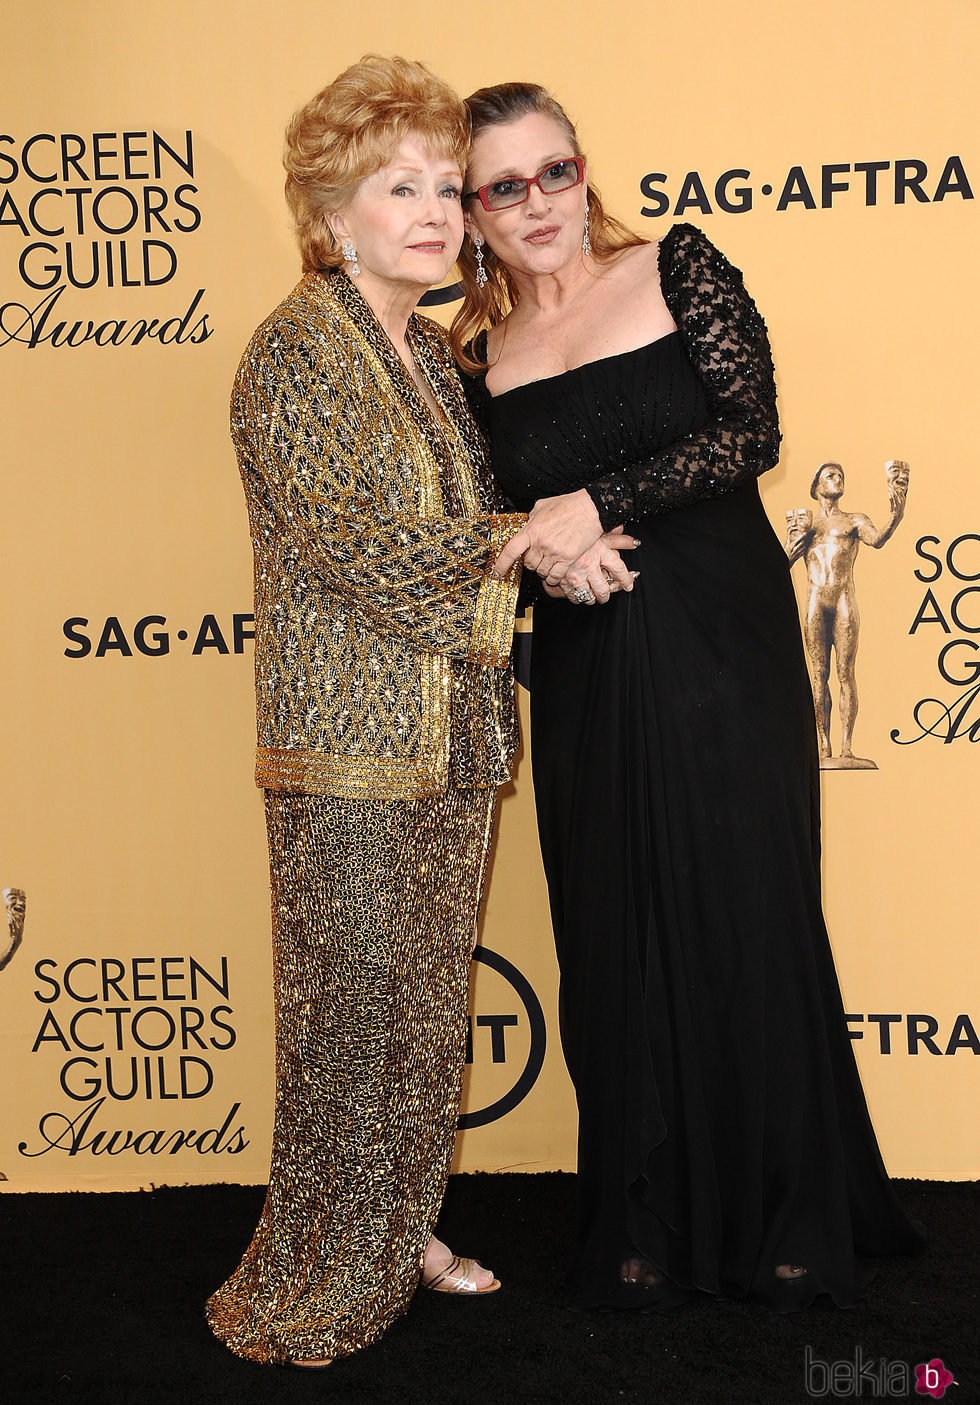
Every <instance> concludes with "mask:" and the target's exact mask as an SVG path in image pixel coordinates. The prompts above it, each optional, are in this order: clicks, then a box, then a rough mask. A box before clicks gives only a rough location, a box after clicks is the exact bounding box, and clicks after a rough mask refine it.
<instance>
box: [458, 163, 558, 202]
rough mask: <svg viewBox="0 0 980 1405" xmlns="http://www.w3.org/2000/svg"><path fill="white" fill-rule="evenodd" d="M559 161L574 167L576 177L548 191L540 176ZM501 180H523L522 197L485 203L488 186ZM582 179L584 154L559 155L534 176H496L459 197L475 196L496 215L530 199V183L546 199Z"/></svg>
mask: <svg viewBox="0 0 980 1405" xmlns="http://www.w3.org/2000/svg"><path fill="white" fill-rule="evenodd" d="M559 162H560V163H561V164H563V165H564V164H567V165H571V166H574V167H575V169H576V170H577V171H578V179H577V180H574V181H572V183H571V185H563V186H562V188H561V190H550V191H549V190H544V189H542V186H541V177H542V176H543V175H544V173H545V171H549V170H550V169H551V167H552V166H557V165H558V164H559ZM502 180H521V181H524V182H525V184H526V185H527V190H526V192H525V193H524V196H523V198H522V199H521V200H515V201H513V203H512V204H510V205H488V204H487V191H488V190H489V189H490V187H491V186H492V185H496V184H497V183H498V181H502ZM584 180H585V157H584V156H559V157H558V159H557V160H556V161H549V162H548V164H547V165H546V166H542V167H541V169H540V171H538V173H537V175H535V176H498V177H497V180H492V181H487V183H486V185H481V186H480V187H479V188H478V189H477V190H467V191H464V192H463V194H462V195H461V196H460V199H461V200H472V199H473V198H474V197H476V198H477V199H478V200H479V202H480V204H481V205H482V206H483V208H484V209H485V210H486V211H487V213H488V214H490V215H498V214H500V212H501V210H513V209H516V207H517V206H518V205H526V204H527V202H528V200H530V198H531V186H532V185H536V186H537V187H538V191H539V193H540V194H541V195H543V196H544V198H545V199H546V200H549V199H550V198H551V196H552V195H564V194H565V191H566V190H574V189H575V187H576V186H577V185H581V184H582V182H583V181H584Z"/></svg>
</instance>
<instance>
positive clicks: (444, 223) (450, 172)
mask: <svg viewBox="0 0 980 1405" xmlns="http://www.w3.org/2000/svg"><path fill="white" fill-rule="evenodd" d="M462 188H463V179H462V172H461V171H460V169H459V166H458V165H457V164H456V162H455V160H454V159H453V157H451V156H447V155H444V154H443V155H439V154H438V153H434V152H431V151H430V150H429V148H428V147H427V146H426V145H425V144H424V143H423V142H422V141H421V140H419V139H418V138H415V137H406V139H405V140H404V141H403V142H402V143H401V145H400V146H399V148H398V150H397V151H396V152H395V154H394V156H393V157H392V159H391V161H390V162H389V163H388V165H387V166H382V168H381V170H380V171H375V173H374V175H372V176H367V177H366V178H365V179H364V180H363V181H362V182H361V184H360V185H359V186H358V187H357V189H356V191H355V192H354V195H353V197H352V199H351V200H350V202H349V203H348V204H347V205H346V206H345V207H344V208H343V209H342V210H338V211H335V212H334V213H332V214H330V215H328V216H327V218H328V221H329V223H330V227H331V229H332V230H333V233H334V236H335V238H336V239H337V240H338V241H339V242H341V243H342V242H343V241H344V240H345V239H349V240H350V241H351V242H352V243H353V245H354V247H355V249H356V250H357V261H358V263H359V264H360V268H361V272H360V275H359V280H358V281H359V283H360V284H361V285H362V286H363V285H364V284H370V285H383V284H390V285H392V286H393V287H395V286H397V287H400V288H402V287H404V288H412V289H414V290H418V291H420V292H421V291H422V290H424V289H426V288H430V287H432V285H433V284H434V283H441V282H442V280H443V279H444V278H445V277H446V275H447V274H448V272H449V270H450V269H451V268H452V266H453V264H454V263H455V262H456V256H457V254H458V253H459V247H460V245H461V244H462V242H463V211H462V208H461V206H460V203H459V197H460V193H461V191H462Z"/></svg>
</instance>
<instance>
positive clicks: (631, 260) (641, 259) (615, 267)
mask: <svg viewBox="0 0 980 1405" xmlns="http://www.w3.org/2000/svg"><path fill="white" fill-rule="evenodd" d="M659 259H660V243H659V241H658V240H656V239H654V240H652V241H651V242H650V243H649V244H633V245H631V246H630V248H628V249H622V250H621V251H620V252H619V253H618V254H616V255H614V257H613V258H611V259H610V260H609V262H608V263H606V264H604V265H602V276H603V277H611V278H618V279H622V280H624V281H625V282H634V283H640V282H647V281H648V280H649V279H651V278H652V279H653V280H654V281H655V282H656V281H659V279H660V264H659Z"/></svg>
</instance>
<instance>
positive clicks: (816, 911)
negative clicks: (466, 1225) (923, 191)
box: [477, 225, 921, 1311]
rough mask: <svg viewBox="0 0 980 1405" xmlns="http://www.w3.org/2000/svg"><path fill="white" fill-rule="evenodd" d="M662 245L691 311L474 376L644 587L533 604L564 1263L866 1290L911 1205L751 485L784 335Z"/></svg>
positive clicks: (677, 246)
mask: <svg viewBox="0 0 980 1405" xmlns="http://www.w3.org/2000/svg"><path fill="white" fill-rule="evenodd" d="M660 269H661V280H662V286H663V291H664V296H665V298H666V300H667V304H668V306H669V308H670V310H671V313H672V314H673V317H674V320H675V322H676V324H677V327H678V330H677V331H676V332H672V333H670V334H669V335H668V336H664V337H661V338H660V339H659V340H658V341H655V342H653V343H652V344H651V345H649V346H645V347H642V348H640V349H639V350H637V351H629V352H626V353H624V354H623V355H619V356H612V357H609V358H606V359H603V360H600V361H594V362H591V363H589V364H587V365H584V366H580V367H578V368H576V369H574V370H571V371H567V372H564V373H563V374H561V375H557V376H550V377H547V378H545V379H543V380H538V381H534V382H531V383H529V384H527V385H523V386H518V387H516V388H515V389H512V390H510V391H507V392H505V393H503V394H500V395H498V396H497V397H495V398H492V399H491V398H490V397H489V396H488V395H487V394H486V391H485V387H483V393H482V395H481V394H480V391H479V388H478V389H477V396H478V398H479V399H481V400H482V409H483V411H484V415H485V419H486V421H487V423H488V425H489V430H490V435H491V442H492V458H493V467H494V472H495V476H496V478H497V481H498V484H499V486H500V488H501V490H502V492H503V493H504V494H506V496H507V497H509V498H510V499H511V500H512V502H513V503H514V505H515V506H517V507H518V508H521V509H528V508H530V507H531V505H532V504H533V502H534V501H535V500H536V499H537V498H540V497H547V496H551V495H555V494H560V493H566V492H572V491H574V490H576V489H579V488H582V487H588V488H589V491H590V493H591V495H592V497H593V499H594V501H595V502H596V505H597V507H598V508H599V513H600V516H601V518H602V522H603V525H604V526H606V527H611V526H613V525H615V524H617V523H619V522H626V523H627V524H629V526H630V528H631V529H632V530H634V531H635V532H636V534H637V536H638V537H640V539H641V542H642V545H641V546H640V548H639V549H638V550H637V551H635V552H632V553H630V558H629V564H630V566H631V567H633V568H634V569H637V570H639V571H640V578H639V581H638V582H637V585H636V588H635V589H634V591H633V592H632V594H629V595H618V596H613V598H612V600H611V601H610V603H609V604H608V605H606V606H602V607H599V606H596V607H593V608H588V607H584V606H572V605H569V604H568V603H566V602H564V601H562V602H553V601H549V600H547V599H541V600H540V601H538V602H536V603H535V606H534V635H533V639H534V643H533V650H532V662H531V719H532V720H531V748H532V764H533V771H534V789H535V795H536V800H537V811H538V824H539V832H540V839H541V849H542V854H543V858H544V866H545V872H546V874H547V878H548V886H549V892H550V898H551V909H552V917H553V921H554V929H555V938H556V942H557V947H558V957H559V962H560V966H561V1035H562V1041H563V1047H564V1052H565V1057H566V1061H567V1063H568V1067H569V1071H570V1073H571V1076H572V1080H573V1082H574V1085H575V1090H576V1094H577V1099H578V1106H579V1118H580V1122H579V1156H578V1207H579V1208H578V1229H577V1240H576V1244H575V1250H574V1258H573V1271H572V1276H573V1282H574V1284H575V1287H576V1288H577V1290H578V1293H579V1295H580V1301H581V1302H582V1303H583V1304H584V1305H610V1306H617V1305H623V1306H640V1307H644V1306H648V1307H665V1306H670V1305H672V1304H673V1303H675V1302H678V1301H680V1300H682V1299H683V1298H685V1297H687V1296H689V1295H691V1294H692V1293H694V1292H696V1291H698V1290H701V1291H705V1292H708V1293H713V1294H721V1295H724V1296H727V1297H739V1298H741V1297H747V1296H750V1297H752V1298H755V1299H757V1300H760V1301H762V1302H763V1303H766V1304H767V1305H768V1306H770V1307H771V1308H774V1309H776V1310H779V1311H788V1310H791V1309H794V1308H798V1307H803V1306H806V1305H807V1304H808V1303H810V1302H811V1301H812V1300H813V1298H814V1297H815V1296H816V1294H818V1293H828V1294H829V1295H830V1296H831V1297H832V1298H833V1300H834V1301H835V1302H836V1303H838V1304H841V1305H844V1304H850V1303H854V1302H855V1301H856V1300H857V1299H858V1298H860V1296H861V1295H862V1293H863V1291H864V1288H865V1286H866V1283H867V1280H868V1277H869V1273H868V1270H867V1267H866V1265H865V1264H864V1263H862V1261H861V1260H862V1259H863V1258H865V1257H868V1256H874V1255H879V1254H889V1253H895V1252H913V1251H915V1250H917V1249H918V1248H919V1247H920V1245H921V1231H920V1230H919V1228H918V1227H916V1226H914V1225H912V1224H911V1223H910V1222H909V1221H908V1220H907V1218H906V1217H905V1215H904V1213H903V1211H902V1210H901V1208H900V1207H899V1205H898V1203H897V1201H896V1200H895V1198H894V1195H893V1192H892V1190H891V1187H890V1185H889V1182H888V1180H887V1178H886V1175H885V1170H884V1167H883V1164H882V1161H881V1156H880V1154H879V1151H878V1146H877V1143H876V1140H875V1135H874V1131H873V1128H872V1126H871V1122H870V1119H869V1117H868V1112H867V1107H866V1104H865V1099H864V1094H863V1091H862V1088H861V1084H860V1080H859V1077H858V1073H857V1069H856V1066H855V1062H854V1057H853V1054H852V1051H851V1046H850V1041H849V1038H848V1033H847V1028H846V1024H845V1020H844V1012H843V1008H842V1004H841V996H840V991H839V988H838V984H837V977H836V973H835V970H834V963H833V958H832V955H831V951H830V946H829V943H828V939H827V933H826V930H825V927H824V922H823V917H822V915H821V906H820V876H819V809H818V791H817V779H818V769H817V750H816V739H815V729H814V717H813V705H812V700H811V694H810V686H809V680H808V676H807V671H806V667H805V662H804V657H803V650H802V643H801V637H800V627H799V622H798V618H797V612H796V604H795V598H794V594H793V590H792V587H791V584H790V577H789V566H788V563H787V559H786V556H785V553H784V552H783V549H782V547H781V545H780V543H779V542H778V540H777V539H776V536H775V534H774V533H773V531H772V529H771V527H770V525H769V521H768V519H767V517H766V514H765V511H764V509H763V507H762V503H761V501H760V498H759V493H758V489H757V486H756V478H757V476H758V474H760V473H761V472H763V471H765V470H766V469H768V468H770V467H772V465H773V464H774V463H775V462H776V456H777V445H778V439H779V435H778V429H777V421H776V412H775V398H776V396H775V387H774V382H773V372H772V361H771V357H770V353H769V345H768V340H767V337H766V331H765V325H764V323H763V321H762V319H761V317H760V316H759V314H758V312H757V310H756V308H755V305H754V303H753V302H752V300H751V299H750V298H749V297H748V295H747V294H746V292H745V290H744V287H743V284H742V278H741V275H740V274H739V273H738V271H737V270H736V269H734V268H733V267H732V265H731V264H730V263H729V262H728V261H727V260H726V259H725V258H724V256H723V255H722V254H720V253H719V252H718V251H717V250H716V249H715V248H714V247H713V246H712V245H711V244H710V243H709V241H708V240H707V239H706V238H705V237H704V235H703V234H701V233H700V231H698V230H696V229H694V228H693V227H691V226H690V225H682V226H677V227H675V228H674V229H672V230H671V231H670V233H669V234H668V235H667V236H666V237H665V238H664V239H663V240H662V241H661V246H660ZM637 1260H638V1261H639V1263H637V1262H636V1261H637ZM786 1264H789V1265H798V1266H802V1267H804V1268H805V1269H806V1273H805V1274H804V1275H803V1276H801V1277H794V1278H790V1279H784V1278H781V1277H779V1276H777V1274H776V1272H775V1270H776V1268H777V1266H778V1265H786ZM624 1265H626V1266H627V1267H626V1268H625V1271H624ZM628 1279H634V1280H637V1279H638V1280H639V1281H633V1282H629V1281H624V1280H628Z"/></svg>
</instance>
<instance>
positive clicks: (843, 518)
mask: <svg viewBox="0 0 980 1405" xmlns="http://www.w3.org/2000/svg"><path fill="white" fill-rule="evenodd" d="M885 476H886V478H887V480H888V505H889V508H890V510H891V515H890V517H889V519H888V523H887V525H886V526H885V528H884V529H883V530H882V531H880V532H879V531H878V529H877V527H875V525H874V523H873V522H872V521H871V519H870V518H869V517H866V516H865V514H864V513H863V512H844V511H842V510H841V506H840V500H841V498H842V497H843V496H844V470H843V469H842V468H841V466H840V464H839V463H824V464H821V465H820V467H819V469H818V470H817V472H816V475H815V477H814V479H813V482H812V483H811V485H810V496H811V498H815V499H816V501H817V504H818V509H817V512H816V515H814V513H813V512H811V511H810V510H809V509H808V508H794V509H793V510H792V511H790V512H787V514H786V542H785V549H786V555H787V556H788V557H789V561H790V565H791V566H792V565H793V563H794V562H795V561H798V560H799V559H800V557H802V558H803V561H804V563H805V565H806V580H807V601H806V620H805V624H804V636H805V638H806V649H807V654H808V655H809V660H810V680H811V683H812V686H813V705H814V708H815V710H816V714H817V738H818V741H819V744H820V769H821V770H823V771H876V770H877V769H878V767H877V766H876V764H875V763H874V761H868V760H865V759H863V758H862V757H860V756H855V755H854V752H853V751H852V750H851V738H852V735H853V732H854V722H855V719H856V718H857V710H858V693H857V682H856V679H855V665H856V661H857V649H858V631H859V630H860V627H861V616H860V613H859V611H858V604H857V595H856V593H855V587H854V563H855V561H856V560H857V554H858V547H859V546H860V545H861V543H862V542H864V544H865V545H866V546H873V547H876V548H877V547H881V546H884V544H885V542H886V541H888V539H889V537H890V536H891V535H892V533H893V532H894V531H895V528H896V527H897V526H898V524H899V522H901V520H902V518H903V516H904V515H905V499H906V496H907V494H908V489H909V466H908V464H907V463H905V462H903V461H902V460H901V459H889V460H888V462H887V463H886V464H885ZM831 650H833V652H834V654H835V655H836V659H837V681H838V683H839V685H840V718H841V742H840V751H839V752H838V754H837V755H836V756H835V755H834V753H833V747H832V746H831V741H830V713H831V698H830V654H831Z"/></svg>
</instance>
